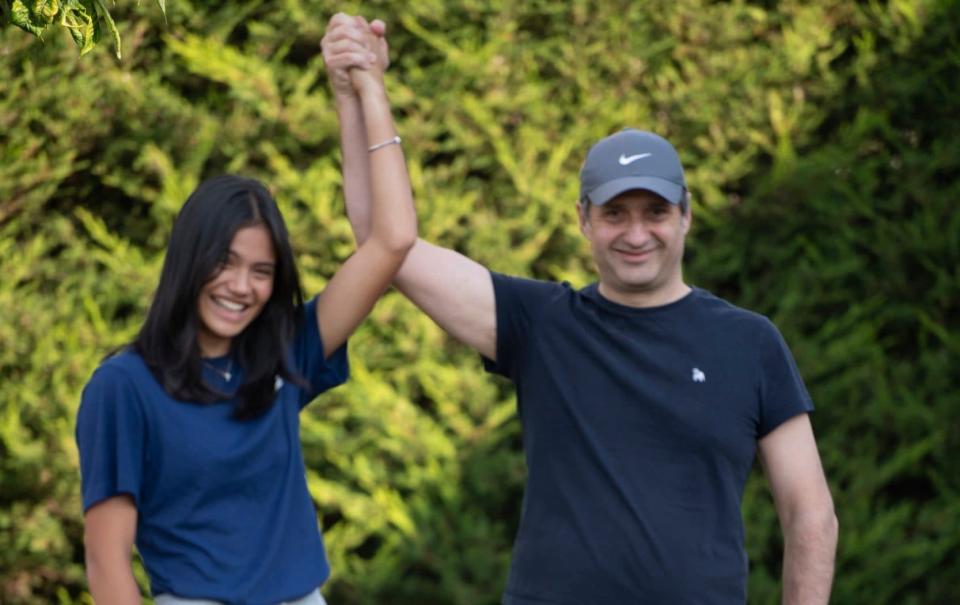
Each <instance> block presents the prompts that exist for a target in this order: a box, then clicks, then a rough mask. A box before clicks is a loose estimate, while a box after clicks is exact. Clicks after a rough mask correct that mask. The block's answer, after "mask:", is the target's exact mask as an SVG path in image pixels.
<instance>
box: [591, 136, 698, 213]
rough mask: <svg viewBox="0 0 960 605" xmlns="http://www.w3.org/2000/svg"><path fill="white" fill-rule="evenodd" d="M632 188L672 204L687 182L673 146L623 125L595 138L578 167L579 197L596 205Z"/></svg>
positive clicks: (679, 195)
mask: <svg viewBox="0 0 960 605" xmlns="http://www.w3.org/2000/svg"><path fill="white" fill-rule="evenodd" d="M631 189H645V190H647V191H652V192H653V193H656V194H657V195H659V196H660V197H662V198H663V199H665V200H667V201H668V202H671V203H673V204H678V203H679V202H680V200H681V199H683V195H684V192H685V191H686V189H687V181H686V179H685V178H684V176H683V166H682V165H681V164H680V156H679V155H677V151H676V149H674V148H673V145H671V144H670V142H669V141H667V140H666V139H665V138H663V137H661V136H659V135H656V134H654V133H652V132H647V131H644V130H636V129H633V128H626V129H624V130H621V131H620V132H617V133H615V134H612V135H610V136H608V137H606V138H603V139H600V140H599V141H597V142H596V143H595V144H594V145H593V147H591V148H590V151H589V152H587V159H586V160H584V162H583V167H582V168H581V169H580V199H583V198H586V199H588V200H590V202H591V203H592V204H596V205H598V206H600V205H603V204H606V203H607V202H609V201H610V200H612V199H613V198H615V197H617V196H618V195H620V194H621V193H623V192H625V191H630V190H631Z"/></svg>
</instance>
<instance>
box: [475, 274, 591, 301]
mask: <svg viewBox="0 0 960 605" xmlns="http://www.w3.org/2000/svg"><path fill="white" fill-rule="evenodd" d="M490 276H491V278H492V279H493V287H494V291H495V292H496V293H497V295H498V296H499V295H505V294H509V295H510V296H512V297H518V298H521V299H525V300H535V301H539V302H545V301H549V300H562V299H563V298H567V297H571V296H574V295H576V294H577V293H578V292H583V291H584V290H586V289H587V288H584V290H580V291H578V290H575V289H574V287H573V286H572V285H571V284H570V282H566V281H550V280H544V279H533V278H529V277H518V276H515V275H507V274H505V273H498V272H496V271H490Z"/></svg>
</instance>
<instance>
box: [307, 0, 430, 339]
mask: <svg viewBox="0 0 960 605" xmlns="http://www.w3.org/2000/svg"><path fill="white" fill-rule="evenodd" d="M339 17H341V16H340V15H338V16H337V17H335V19H336V18H339ZM343 17H345V16H343ZM362 33H363V36H362V37H361V39H362V40H363V43H356V45H355V46H353V47H351V49H352V50H350V51H348V52H350V53H354V54H355V57H356V58H355V61H356V62H357V63H358V64H359V65H361V66H362V67H364V69H353V70H351V71H350V73H349V77H350V83H351V85H352V87H353V90H354V92H355V94H356V98H357V101H356V102H347V101H348V100H347V99H345V98H344V96H343V94H342V91H341V94H340V98H339V100H338V105H337V107H338V112H343V111H346V112H347V114H348V115H350V116H351V120H350V123H351V127H352V128H353V129H354V130H353V131H351V132H348V133H347V134H348V135H349V136H350V146H351V149H352V151H353V154H352V155H351V159H354V158H356V157H357V156H358V155H360V154H361V153H364V154H367V158H364V159H365V160H366V161H367V165H366V166H357V165H356V163H354V164H351V168H350V170H351V172H352V174H353V175H354V176H352V178H350V183H349V185H350V189H351V190H350V191H349V193H351V194H355V195H360V196H366V197H367V198H368V200H369V204H368V206H367V208H365V209H364V210H365V212H367V216H366V218H365V219H363V220H365V221H366V222H367V224H368V225H369V232H368V234H367V237H365V238H364V239H363V240H362V241H359V243H358V246H357V251H356V252H355V253H354V254H353V256H351V257H350V258H348V259H347V261H346V262H345V263H344V264H343V266H342V267H341V268H340V269H339V270H338V271H337V272H336V274H335V275H334V276H333V278H331V280H330V283H329V284H328V285H327V288H326V289H325V290H324V292H323V294H322V295H321V296H320V300H319V303H318V304H317V322H318V323H319V326H320V333H321V335H322V336H323V342H324V354H325V355H330V354H331V353H332V352H333V351H334V350H336V349H337V348H338V347H339V346H340V345H342V344H343V343H344V342H345V341H346V339H347V337H348V336H349V335H350V334H351V333H353V331H354V330H355V329H356V327H357V326H358V325H359V324H360V322H361V321H363V319H364V318H365V317H366V316H367V315H368V314H369V312H370V309H371V308H373V304H374V303H375V302H376V300H377V299H378V298H379V297H380V295H381V294H382V293H383V291H384V290H385V289H386V288H387V286H388V285H389V284H390V282H391V280H392V279H393V277H394V275H395V274H396V272H397V270H398V269H399V268H400V265H401V263H402V262H403V259H404V257H405V256H406V254H407V252H409V250H410V248H411V247H412V246H413V244H414V242H415V241H416V237H417V222H416V214H415V212H414V209H413V195H412V194H411V191H410V179H409V177H408V176H407V168H406V164H405V163H404V158H403V150H402V148H401V146H400V145H397V144H387V145H384V146H381V147H378V148H377V149H376V150H375V151H371V152H369V153H367V148H369V147H371V146H374V145H378V144H380V143H384V142H387V141H391V140H393V138H394V137H395V136H396V134H397V131H396V128H395V127H394V124H393V117H392V116H391V113H390V103H389V101H388V99H387V94H386V89H385V87H384V83H383V68H384V67H385V65H381V64H380V63H378V62H376V61H371V54H372V53H373V50H372V49H374V48H376V45H377V44H378V41H377V38H376V36H375V35H374V34H373V33H372V32H370V31H369V27H368V28H366V31H364V32H362ZM332 43H333V42H332V41H330V40H328V39H327V37H325V38H324V46H325V49H324V52H325V56H326V52H327V50H326V47H327V45H328V44H332ZM361 132H362V139H361ZM361 150H362V152H361ZM364 171H366V174H365V175H363V178H360V179H358V178H357V176H356V174H357V173H358V172H359V174H363V173H364ZM370 174H376V175H377V178H376V179H370V178H369V175H370ZM357 188H359V191H357V190H356V189H357Z"/></svg>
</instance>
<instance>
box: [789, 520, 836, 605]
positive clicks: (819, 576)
mask: <svg viewBox="0 0 960 605" xmlns="http://www.w3.org/2000/svg"><path fill="white" fill-rule="evenodd" d="M837 532H838V527H837V518H836V516H835V515H834V513H833V511H832V510H830V511H829V512H827V511H824V512H823V513H822V514H818V515H809V516H806V517H802V518H797V519H793V520H792V522H791V523H790V524H789V526H788V527H785V528H784V553H783V605H823V604H825V603H828V602H829V601H830V588H831V586H832V584H833V569H834V558H835V556H836V550H837Z"/></svg>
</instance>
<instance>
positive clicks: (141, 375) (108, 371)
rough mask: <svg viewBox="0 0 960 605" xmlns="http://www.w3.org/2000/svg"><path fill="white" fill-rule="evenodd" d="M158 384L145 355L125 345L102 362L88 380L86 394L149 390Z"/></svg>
mask: <svg viewBox="0 0 960 605" xmlns="http://www.w3.org/2000/svg"><path fill="white" fill-rule="evenodd" d="M156 384H157V381H156V378H155V377H154V375H153V373H152V372H151V371H150V368H149V367H147V364H146V363H145V362H144V360H143V357H141V356H140V354H139V353H137V352H136V350H134V349H133V348H131V347H125V348H123V349H120V350H118V351H116V352H115V353H113V354H111V355H110V356H108V357H107V358H105V359H104V360H103V361H101V362H100V365H99V366H97V368H96V369H95V370H94V371H93V374H92V375H91V376H90V380H89V381H87V384H86V386H85V387H84V394H85V395H86V394H89V393H99V394H107V393H113V394H117V393H122V392H126V393H131V392H135V391H142V390H143V389H144V388H146V389H148V390H149V389H151V388H153V386H154V385H156Z"/></svg>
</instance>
